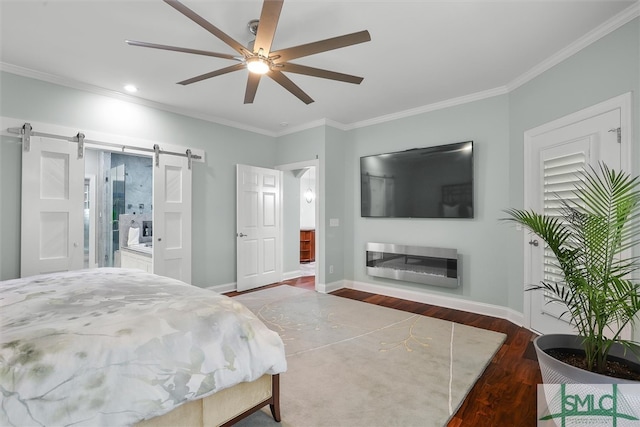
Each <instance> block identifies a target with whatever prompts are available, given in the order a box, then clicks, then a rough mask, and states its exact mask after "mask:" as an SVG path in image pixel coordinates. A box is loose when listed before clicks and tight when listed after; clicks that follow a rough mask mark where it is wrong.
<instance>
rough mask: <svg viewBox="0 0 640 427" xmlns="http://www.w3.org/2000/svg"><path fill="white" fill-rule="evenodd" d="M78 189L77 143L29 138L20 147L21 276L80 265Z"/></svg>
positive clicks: (80, 202) (79, 159)
mask: <svg viewBox="0 0 640 427" xmlns="http://www.w3.org/2000/svg"><path fill="white" fill-rule="evenodd" d="M83 190H84V159H83V158H82V157H79V156H78V145H77V143H73V142H67V141H62V140H57V139H49V138H44V137H31V141H30V144H29V148H28V150H25V149H24V147H23V151H22V222H21V236H22V237H21V247H20V275H21V276H22V277H25V276H32V275H34V274H41V273H51V272H57V271H68V270H79V269H81V268H82V267H83V261H84V260H83V257H84V244H83V242H84V240H83V239H84V235H83V216H82V215H83V194H84V193H83Z"/></svg>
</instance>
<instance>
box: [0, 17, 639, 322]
mask: <svg viewBox="0 0 640 427" xmlns="http://www.w3.org/2000/svg"><path fill="white" fill-rule="evenodd" d="M639 25H640V24H639V20H638V19H635V20H633V21H632V22H630V23H628V24H626V25H625V26H623V27H621V28H620V29H618V30H616V31H615V32H613V33H612V34H610V35H608V36H606V37H604V38H603V39H601V40H599V41H597V42H596V43H594V44H592V45H591V46H588V47H587V48H585V49H583V50H582V51H581V52H579V53H577V54H575V55H574V56H572V57H571V58H569V59H567V60H565V61H563V62H562V63H560V64H558V65H556V66H555V67H553V68H552V69H550V70H548V71H546V72H545V73H543V74H541V75H540V76H538V77H536V78H535V79H533V80H531V81H530V82H528V83H526V84H524V85H522V86H521V87H519V88H517V89H515V90H513V91H511V92H510V93H508V94H505V95H500V96H495V97H493V98H489V99H484V100H480V101H476V102H472V103H468V104H465V105H459V106H455V107H451V108H447V109H444V110H438V111H433V112H429V113H425V114H421V115H416V116H412V117H406V118H402V119H398V120H394V121H391V122H386V123H382V124H376V125H371V126H367V127H363V128H358V129H353V130H350V131H341V130H338V129H335V128H332V127H329V126H319V127H317V128H314V129H309V130H305V131H301V132H297V133H294V134H291V135H287V136H283V137H279V138H270V137H267V136H263V135H259V134H254V133H251V132H247V131H242V130H237V129H233V128H229V127H226V126H222V125H217V124H214V123H209V122H205V121H202V120H196V119H191V118H187V117H183V116H179V115H177V114H172V113H167V112H164V111H158V110H154V109H152V108H147V107H142V106H139V105H135V104H128V103H124V102H121V101H117V100H113V99H109V98H106V97H102V96H99V95H95V94H90V93H86V92H82V91H78V90H73V89H69V88H66V87H61V86H56V85H53V84H49V83H45V82H40V81H36V80H32V79H28V78H23V77H18V76H15V75H12V74H7V73H3V74H2V75H1V76H0V78H1V83H2V89H3V92H2V99H1V103H0V115H3V116H9V117H17V118H24V119H28V120H32V121H41V122H45V123H52V124H57V125H62V126H68V127H74V128H78V129H92V130H97V131H103V132H107V133H113V134H122V135H130V136H133V137H139V138H144V139H148V140H158V141H161V142H163V141H164V142H168V143H176V144H182V145H189V146H193V147H196V148H203V149H205V150H206V152H207V163H206V164H204V165H203V164H197V165H196V167H195V169H194V180H193V182H194V202H193V212H194V214H193V226H194V233H193V282H194V284H196V285H198V286H210V285H217V284H225V283H230V282H233V281H235V267H234V266H235V164H236V163H244V164H252V165H256V166H266V167H273V166H275V165H282V164H288V163H296V162H301V161H307V160H313V159H316V158H318V159H319V163H320V167H319V170H318V171H317V172H318V177H319V188H320V191H319V194H318V198H319V200H320V206H319V209H320V215H319V217H318V218H317V219H316V220H317V224H318V226H320V227H322V228H323V230H324V231H325V232H324V234H323V236H322V238H321V239H320V242H319V244H320V252H319V253H318V254H317V258H319V261H320V262H321V264H322V265H323V266H324V270H322V271H320V277H319V281H320V283H326V284H329V283H333V282H335V281H339V280H341V279H347V280H355V281H362V282H368V283H378V284H384V285H386V286H390V287H396V288H406V289H416V290H421V291H424V292H427V293H435V294H445V295H448V296H452V297H456V298H462V299H469V300H473V301H478V302H486V303H490V304H496V305H500V306H505V307H509V308H511V309H513V310H516V311H522V309H523V299H524V296H523V287H524V286H523V285H524V284H523V283H522V281H523V265H524V263H523V253H522V234H521V233H518V232H515V231H514V230H513V229H512V228H510V227H508V226H506V225H504V224H502V223H500V222H499V221H498V220H499V218H502V217H503V216H504V215H503V213H502V211H503V209H505V208H508V207H521V206H522V203H523V202H522V186H523V175H522V173H523V172H522V168H523V162H524V159H523V152H524V151H523V133H524V131H526V130H527V129H530V128H532V127H535V126H538V125H540V124H543V123H545V122H548V121H550V120H553V119H556V118H558V117H561V116H564V115H566V114H569V113H572V112H575V111H577V110H580V109H582V108H585V107H587V106H590V105H593V104H595V103H598V102H600V101H603V100H606V99H609V98H611V97H614V96H617V95H620V94H622V93H624V92H629V91H631V92H633V99H634V107H635V114H634V126H635V129H634V142H633V153H634V159H633V162H634V171H635V172H636V173H637V171H639V170H640V157H639V156H638V152H640V144H639V142H638V141H639V140H638V135H639V133H640V132H639V128H638V114H637V112H638V111H640V110H639V109H638V108H639V107H640V103H639V98H638V92H639V90H640V87H639V80H640V68H639V63H640V60H639V59H640V58H639V56H640V42H639V41H640V34H639ZM6 140H7V138H6V137H5V138H4V140H3V143H1V144H0V166H1V170H0V179H1V183H0V203H1V205H0V227H1V228H0V231H1V235H2V238H1V239H0V278H2V279H7V278H12V277H16V276H17V275H18V271H19V259H18V257H19V240H20V239H19V233H20V219H19V218H20V186H19V182H20V146H19V145H18V144H17V143H16V142H15V141H14V142H10V143H5V142H4V141H6ZM465 140H474V142H475V153H474V155H475V171H474V178H475V194H474V197H475V201H476V205H475V214H476V216H475V218H474V219H438V220H435V219H424V220H420V219H415V220H408V219H367V218H361V217H360V212H359V203H360V202H359V200H360V188H359V157H360V156H363V155H367V154H375V153H381V152H386V151H398V150H403V149H407V148H414V147H422V146H430V145H437V144H445V143H450V142H459V141H465ZM331 218H335V219H338V220H339V222H340V225H339V227H329V220H330V219H331ZM289 222H290V223H291V224H292V225H293V224H294V222H295V221H289ZM285 227H287V225H286V224H285ZM295 228H297V225H296V226H295ZM294 231H295V232H297V229H296V230H294ZM370 241H381V242H398V243H405V244H416V245H428V246H437V247H450V248H457V249H458V250H459V251H460V253H461V255H462V281H463V284H462V286H461V287H460V288H459V289H455V290H446V289H443V288H435V287H429V286H419V285H414V284H410V283H403V282H394V281H390V280H384V279H373V278H371V277H369V276H367V275H366V274H365V271H364V264H365V262H364V253H363V252H364V244H365V243H366V242H370ZM287 251H290V252H291V253H287ZM297 256H298V254H297V248H289V249H288V248H286V247H285V257H286V259H289V258H291V259H294V258H295V257H297ZM330 265H333V269H334V273H333V274H329V266H330ZM285 270H286V268H285Z"/></svg>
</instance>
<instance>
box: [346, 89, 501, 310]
mask: <svg viewBox="0 0 640 427" xmlns="http://www.w3.org/2000/svg"><path fill="white" fill-rule="evenodd" d="M508 118H509V104H508V97H507V95H502V96H496V97H493V98H489V99H486V100H482V101H477V102H473V103H469V104H464V105H460V106H457V107H453V108H448V109H445V110H439V111H434V112H430V113H426V114H421V115H417V116H412V117H408V118H404V119H400V120H395V121H393V122H389V123H383V124H379V125H375V126H369V127H366V128H362V129H357V130H353V131H351V132H350V134H349V139H350V143H351V144H352V149H353V153H352V154H351V158H350V160H349V165H348V166H347V168H348V177H349V178H348V182H349V183H350V185H349V186H350V190H349V194H350V197H349V198H350V200H349V201H348V206H349V208H348V209H349V215H350V216H351V217H353V221H354V224H353V227H352V238H350V239H348V240H351V241H352V243H353V247H352V248H350V250H351V253H350V255H349V262H348V263H350V264H351V265H353V268H354V271H353V273H352V274H353V277H352V278H353V280H355V281H359V282H368V283H379V284H384V285H386V286H390V287H395V288H403V289H411V290H423V291H427V292H434V293H439V294H447V295H449V296H454V297H464V298H467V299H471V300H474V301H480V302H485V303H491V304H496V305H501V306H506V305H507V302H508V301H507V294H506V292H505V288H506V282H507V280H506V279H507V276H506V270H505V268H504V262H503V259H502V257H501V256H500V251H501V246H502V242H503V241H504V240H505V238H506V233H507V231H508V230H507V229H506V228H505V227H504V226H503V225H501V224H499V223H498V218H500V217H501V211H502V209H505V208H507V207H509V200H508V193H509V191H508V190H509V183H508V177H509V174H508V171H509V137H508V136H509V135H508V129H509V121H508ZM469 140H473V141H474V187H475V209H474V210H475V218H473V219H399V218H362V217H360V188H359V186H360V176H359V158H360V156H365V155H369V154H378V153H385V152H389V151H398V150H405V149H409V148H416V147H427V146H433V145H439V144H447V143H454V142H461V141H469ZM367 242H379V243H399V244H405V245H416V246H431V247H439V248H454V249H457V250H458V253H459V254H460V255H461V257H462V286H461V287H459V288H457V289H446V288H438V287H433V286H427V285H419V284H412V283H403V282H397V281H392V280H386V279H379V278H373V277H370V276H367V275H366V272H365V254H364V251H365V244H366V243H367Z"/></svg>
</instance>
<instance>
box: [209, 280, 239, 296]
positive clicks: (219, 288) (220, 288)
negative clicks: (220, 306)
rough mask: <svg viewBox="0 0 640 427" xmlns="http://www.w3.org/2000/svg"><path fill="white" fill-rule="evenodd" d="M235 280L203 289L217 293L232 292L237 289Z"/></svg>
mask: <svg viewBox="0 0 640 427" xmlns="http://www.w3.org/2000/svg"><path fill="white" fill-rule="evenodd" d="M237 288H238V287H237V285H236V282H232V283H223V284H222V285H213V286H207V287H206V288H204V289H208V290H210V291H214V292H217V293H219V294H226V293H227V292H234V291H235V290H236V289H237Z"/></svg>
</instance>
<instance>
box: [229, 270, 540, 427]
mask: <svg viewBox="0 0 640 427" xmlns="http://www.w3.org/2000/svg"><path fill="white" fill-rule="evenodd" d="M280 284H287V285H289V286H295V287H300V288H305V289H310V290H313V289H314V278H313V277H300V278H297V279H292V280H288V281H285V282H282V283H278V284H276V285H269V286H268V287H271V286H277V285H280ZM261 289H264V288H261ZM248 292H251V291H248ZM331 294H332V295H336V296H339V297H343V298H350V299H353V300H357V301H363V302H366V303H370V304H375V305H380V306H384V307H390V308H395V309H397V310H403V311H407V312H411V313H416V314H421V315H424V316H431V317H435V318H438V319H443V320H449V321H451V322H456V323H460V324H463V325H469V326H475V327H477V328H482V329H488V330H491V331H496V332H502V333H504V334H506V335H507V338H506V340H505V342H504V343H503V344H502V347H501V348H500V349H499V350H498V352H497V353H496V355H495V356H494V358H493V360H492V361H491V363H490V364H489V365H488V366H487V368H486V369H485V371H484V373H483V374H482V376H481V377H480V378H479V379H478V381H477V382H476V384H475V386H474V387H473V388H472V389H471V391H470V392H469V394H468V396H467V398H466V399H465V401H464V402H463V403H462V405H461V406H460V408H459V409H458V412H456V414H455V416H454V417H453V418H452V419H451V421H450V422H449V425H448V427H461V426H465V427H466V426H473V427H482V426H487V427H489V426H522V427H526V426H535V425H536V386H537V384H539V383H541V382H542V378H541V376H540V368H539V366H538V362H537V360H536V358H535V352H533V349H532V346H531V340H532V339H533V338H535V334H533V333H532V332H531V331H529V330H528V329H525V328H521V327H519V326H516V325H514V324H513V323H511V322H509V321H507V320H503V319H498V318H494V317H489V316H483V315H479V314H474V313H468V312H464V311H459V310H451V309H447V308H442V307H437V306H433V305H429V304H422V303H417V302H413V301H407V300H401V299H398V298H392V297H387V296H383V295H376V294H371V293H367V292H361V291H355V290H352V289H340V290H338V291H335V292H332V293H331ZM226 295H228V296H235V295H239V293H238V292H230V293H228V294H226Z"/></svg>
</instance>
